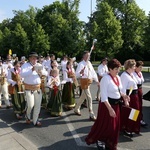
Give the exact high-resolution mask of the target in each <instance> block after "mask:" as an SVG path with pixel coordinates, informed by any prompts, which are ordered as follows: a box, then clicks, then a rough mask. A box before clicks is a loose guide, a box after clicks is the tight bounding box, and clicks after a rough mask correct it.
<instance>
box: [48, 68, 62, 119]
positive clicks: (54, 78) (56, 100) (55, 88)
mask: <svg viewBox="0 0 150 150" xmlns="http://www.w3.org/2000/svg"><path fill="white" fill-rule="evenodd" d="M47 86H48V87H49V88H50V90H51V91H50V96H49V101H48V104H47V109H48V110H49V111H50V113H51V115H52V116H61V115H62V99H61V92H60V90H59V86H60V78H59V70H58V69H57V68H54V69H52V70H51V72H50V76H49V77H48V82H47Z"/></svg>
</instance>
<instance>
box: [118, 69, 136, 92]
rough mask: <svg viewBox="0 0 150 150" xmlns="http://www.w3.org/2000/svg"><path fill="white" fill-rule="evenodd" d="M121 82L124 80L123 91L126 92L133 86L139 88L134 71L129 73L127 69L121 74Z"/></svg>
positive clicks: (134, 88)
mask: <svg viewBox="0 0 150 150" xmlns="http://www.w3.org/2000/svg"><path fill="white" fill-rule="evenodd" d="M121 82H122V86H123V88H122V92H123V93H126V90H130V88H132V89H133V90H136V89H137V80H136V78H135V77H134V75H133V73H132V74H131V75H129V74H128V73H127V72H126V71H124V72H123V73H122V74H121Z"/></svg>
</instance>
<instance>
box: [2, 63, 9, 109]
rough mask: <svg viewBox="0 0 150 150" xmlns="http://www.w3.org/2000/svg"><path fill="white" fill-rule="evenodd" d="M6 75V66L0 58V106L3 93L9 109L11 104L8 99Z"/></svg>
mask: <svg viewBox="0 0 150 150" xmlns="http://www.w3.org/2000/svg"><path fill="white" fill-rule="evenodd" d="M7 75H8V70H7V66H6V65H4V64H3V63H2V60H0V108H1V105H2V100H1V99H2V94H3V98H4V102H5V105H6V108H8V109H9V108H10V107H11V104H10V101H9V93H8V82H7Z"/></svg>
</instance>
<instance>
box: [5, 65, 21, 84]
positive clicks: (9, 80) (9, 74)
mask: <svg viewBox="0 0 150 150" xmlns="http://www.w3.org/2000/svg"><path fill="white" fill-rule="evenodd" d="M20 69H21V68H20ZM12 73H14V74H16V73H15V70H14V68H11V69H9V71H8V77H7V81H8V83H10V84H12V86H14V85H15V84H16V81H14V80H12ZM18 73H19V74H20V72H18ZM21 80H22V81H23V79H21Z"/></svg>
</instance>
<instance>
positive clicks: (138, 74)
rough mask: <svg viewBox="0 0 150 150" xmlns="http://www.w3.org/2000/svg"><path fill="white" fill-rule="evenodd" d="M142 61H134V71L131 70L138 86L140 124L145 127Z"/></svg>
mask: <svg viewBox="0 0 150 150" xmlns="http://www.w3.org/2000/svg"><path fill="white" fill-rule="evenodd" d="M143 64H144V63H143V62H142V61H136V68H135V71H134V72H133V75H134V77H135V78H136V80H137V82H138V83H137V86H138V96H139V102H140V112H141V115H142V116H141V122H140V123H141V126H143V127H145V126H147V125H148V124H147V123H145V122H144V120H143V114H142V104H143V101H142V96H143V91H142V84H143V82H144V78H143V74H142V72H141V71H142V66H143Z"/></svg>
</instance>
